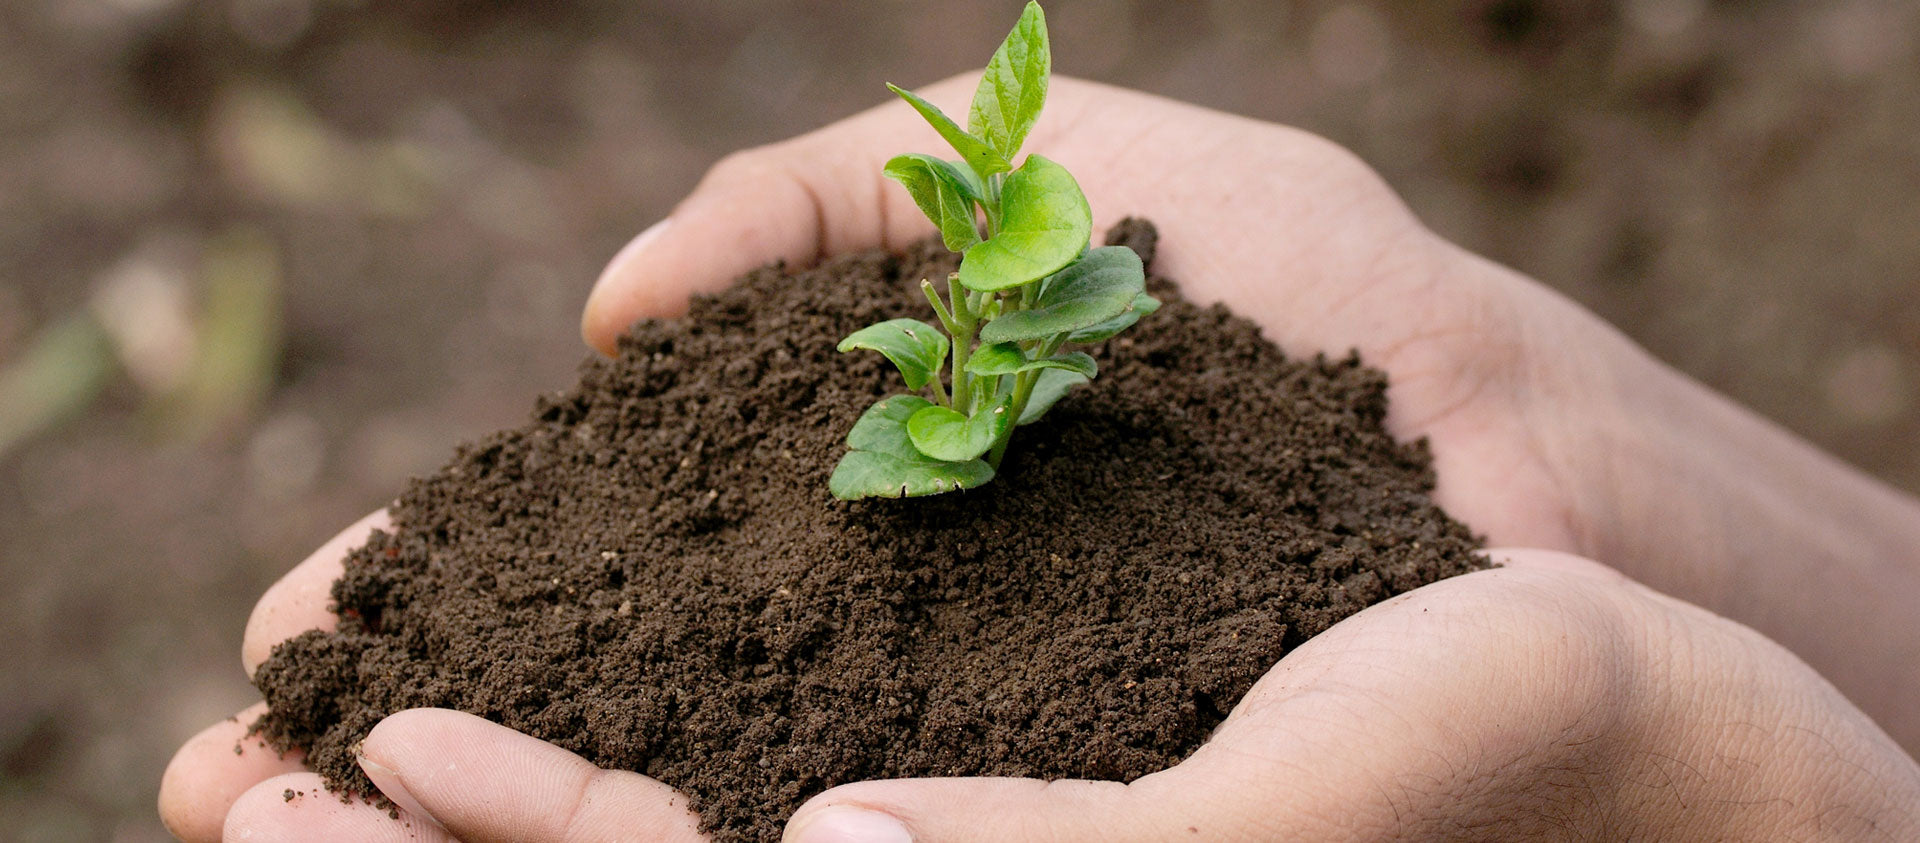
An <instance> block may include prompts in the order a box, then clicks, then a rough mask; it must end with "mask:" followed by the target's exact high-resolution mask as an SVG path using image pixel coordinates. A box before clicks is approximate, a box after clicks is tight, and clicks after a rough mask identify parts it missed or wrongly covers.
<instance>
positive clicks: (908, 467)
mask: <svg viewBox="0 0 1920 843" xmlns="http://www.w3.org/2000/svg"><path fill="white" fill-rule="evenodd" d="M992 479H993V466H990V465H987V461H986V460H967V461H965V462H942V461H940V460H936V459H933V458H931V457H920V458H919V459H913V460H904V459H901V458H899V457H896V456H894V455H892V454H882V453H880V452H878V451H848V452H847V453H846V456H843V457H841V458H840V463H839V464H838V465H836V466H834V467H833V474H832V475H831V476H829V477H828V478H827V491H829V492H832V493H833V496H834V497H836V498H839V499H841V500H843V501H851V500H859V499H860V498H918V497H924V496H926V495H938V494H940V493H942V492H957V491H959V490H961V489H971V488H974V487H976V486H981V485H985V484H986V483H987V482H988V481H990V480H992Z"/></svg>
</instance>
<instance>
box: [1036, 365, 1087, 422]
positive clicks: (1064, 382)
mask: <svg viewBox="0 0 1920 843" xmlns="http://www.w3.org/2000/svg"><path fill="white" fill-rule="evenodd" d="M1086 382H1087V376H1085V375H1082V374H1080V373H1079V372H1070V371H1067V370H1066V369H1048V370H1046V371H1044V372H1041V373H1040V379H1039V380H1037V381H1034V383H1033V393H1032V394H1030V395H1029V396H1027V408H1026V409H1025V410H1022V411H1020V421H1019V423H1020V424H1032V423H1033V422H1036V421H1039V420H1040V417H1041V416H1044V415H1046V414H1047V411H1048V410H1050V409H1053V404H1054V402H1056V401H1059V400H1060V397H1061V396H1063V395H1066V394H1067V393H1068V392H1069V391H1071V390H1072V389H1073V388H1074V387H1076V386H1079V385H1081V384H1083V383H1086Z"/></svg>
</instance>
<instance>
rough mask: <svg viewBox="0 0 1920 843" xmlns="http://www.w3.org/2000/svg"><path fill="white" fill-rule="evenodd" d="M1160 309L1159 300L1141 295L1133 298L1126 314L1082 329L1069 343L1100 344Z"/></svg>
mask: <svg viewBox="0 0 1920 843" xmlns="http://www.w3.org/2000/svg"><path fill="white" fill-rule="evenodd" d="M1159 309H1160V300H1159V299H1156V298H1154V297H1152V296H1149V295H1147V294H1146V293H1141V294H1139V295H1137V296H1134V297H1133V304H1131V305H1129V306H1128V307H1127V311H1126V312H1125V313H1122V314H1120V315H1119V316H1115V317H1113V318H1112V319H1108V320H1107V321H1105V322H1102V323H1100V324H1098V325H1095V326H1093V327H1091V328H1082V329H1081V330H1078V331H1074V332H1073V336H1070V337H1068V338H1067V342H1099V341H1101V340H1104V339H1107V338H1108V337H1111V336H1113V335H1114V334H1117V333H1120V332H1121V331H1124V330H1126V329H1128V328H1131V327H1133V323H1135V322H1138V321H1140V317H1142V316H1149V315H1152V314H1153V312H1154V311H1156V310H1159Z"/></svg>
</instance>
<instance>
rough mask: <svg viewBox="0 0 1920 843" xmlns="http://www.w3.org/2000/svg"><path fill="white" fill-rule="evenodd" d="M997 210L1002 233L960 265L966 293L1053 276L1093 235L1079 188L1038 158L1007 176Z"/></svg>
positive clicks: (1090, 216) (1059, 168)
mask: <svg viewBox="0 0 1920 843" xmlns="http://www.w3.org/2000/svg"><path fill="white" fill-rule="evenodd" d="M1000 207H1001V212H1000V230H999V231H998V232H996V233H995V234H994V236H993V238H992V239H990V240H988V241H986V242H984V243H981V244H979V245H976V246H974V247H973V248H971V249H968V250H967V255H966V259H965V260H963V261H961V262H960V283H961V285H962V286H965V287H966V288H967V289H969V290H977V291H981V292H992V291H995V290H1005V289H1008V288H1011V287H1019V286H1021V285H1024V284H1029V283H1032V282H1034V281H1036V280H1039V279H1041V278H1044V277H1046V276H1048V275H1051V274H1053V273H1054V272H1057V271H1059V269H1060V268H1061V267H1063V266H1066V265H1067V264H1068V263H1070V262H1072V261H1073V259H1074V258H1077V257H1079V256H1080V252H1081V250H1082V249H1085V248H1086V246H1087V237H1088V235H1090V234H1091V233H1092V232H1093V211H1092V210H1090V209H1089V208H1088V207H1087V197H1086V194H1084V193H1081V192H1080V183H1079V182H1076V181H1074V180H1073V175H1072V174H1071V173H1068V172H1067V168H1065V167H1062V166H1060V165H1059V164H1055V163H1053V162H1052V161H1049V160H1047V159H1045V158H1042V157H1040V156H1038V155H1029V156H1027V161H1026V163H1025V164H1023V165H1021V167H1020V169H1018V170H1015V171H1013V173H1012V174H1011V175H1009V176H1007V180H1006V184H1005V185H1003V186H1002V187H1001V189H1000ZM1109 315H1111V314H1109ZM1101 318H1103V319H1104V318H1106V317H1101Z"/></svg>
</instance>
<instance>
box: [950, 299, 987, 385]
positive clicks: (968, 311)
mask: <svg viewBox="0 0 1920 843" xmlns="http://www.w3.org/2000/svg"><path fill="white" fill-rule="evenodd" d="M947 299H948V300H949V301H952V302H953V321H954V330H953V331H952V334H953V405H952V406H953V407H954V409H957V410H960V411H961V412H967V411H968V408H970V407H971V406H972V397H973V376H972V375H970V374H967V358H969V357H971V356H973V331H974V328H975V327H977V326H978V325H979V324H980V319H979V315H978V312H977V311H975V310H974V308H973V307H972V303H971V302H969V301H968V300H967V295H966V292H965V291H963V290H961V289H960V276H959V275H957V274H956V275H949V276H947Z"/></svg>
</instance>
